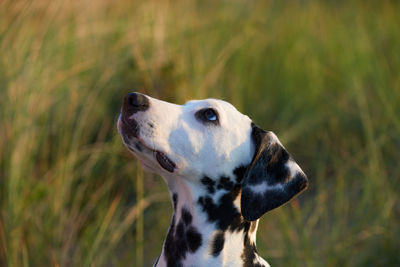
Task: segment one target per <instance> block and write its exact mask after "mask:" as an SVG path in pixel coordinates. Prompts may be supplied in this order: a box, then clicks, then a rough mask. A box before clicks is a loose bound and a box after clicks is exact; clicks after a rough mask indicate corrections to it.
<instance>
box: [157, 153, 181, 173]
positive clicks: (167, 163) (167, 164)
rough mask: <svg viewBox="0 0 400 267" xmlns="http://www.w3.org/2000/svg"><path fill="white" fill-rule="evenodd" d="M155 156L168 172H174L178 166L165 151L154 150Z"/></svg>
mask: <svg viewBox="0 0 400 267" xmlns="http://www.w3.org/2000/svg"><path fill="white" fill-rule="evenodd" d="M153 153H154V155H155V158H156V159H157V162H158V164H160V166H161V167H162V168H164V169H165V170H167V171H168V172H174V170H175V168H176V164H175V163H174V162H173V161H172V160H170V159H169V158H168V157H167V156H166V155H165V154H164V153H162V152H160V151H157V150H155V151H154V152H153Z"/></svg>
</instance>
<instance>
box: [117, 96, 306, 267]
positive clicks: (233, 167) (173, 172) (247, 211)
mask: <svg viewBox="0 0 400 267" xmlns="http://www.w3.org/2000/svg"><path fill="white" fill-rule="evenodd" d="M118 130H119V132H120V134H121V136H122V140H123V142H124V143H125V145H126V146H127V147H128V148H129V150H130V151H132V152H133V154H134V155H135V156H136V157H137V158H138V160H139V162H140V163H141V164H142V166H143V167H144V168H145V169H147V170H148V171H152V172H156V173H158V174H160V175H161V176H162V177H163V178H164V180H165V181H166V183H167V185H168V188H169V190H170V192H171V198H172V203H173V215H172V219H171V225H170V227H169V229H168V233H167V236H166V238H165V241H164V245H163V249H162V252H161V255H160V256H159V257H158V258H157V260H156V262H155V264H154V266H169V267H171V266H174V267H179V266H246V267H247V266H257V267H261V266H269V265H268V263H267V262H266V261H265V260H264V259H262V258H261V257H260V256H259V255H258V252H257V248H256V231H257V226H258V219H259V218H260V217H261V216H262V214H264V213H265V212H268V211H269V210H271V209H274V208H276V207H278V206H280V205H282V204H284V203H285V202H287V201H289V200H290V199H291V198H293V197H294V196H295V195H297V194H298V193H300V192H301V191H302V190H304V189H305V187H306V186H307V178H306V176H305V175H304V173H303V172H302V170H301V169H300V167H299V166H298V165H297V164H296V163H295V162H294V160H293V158H292V157H291V156H290V154H289V153H288V152H287V151H286V150H285V148H284V147H283V146H282V144H281V143H280V142H279V140H278V139H277V137H276V136H275V135H274V134H273V133H272V132H266V131H264V130H262V129H261V128H259V127H257V126H256V125H255V124H253V123H252V121H251V120H250V119H249V118H248V117H247V116H245V115H243V114H241V113H240V112H238V111H237V110H236V109H235V108H234V107H233V106H232V105H230V104H229V103H227V102H224V101H221V100H216V99H207V100H200V101H189V102H187V103H186V104H185V105H182V106H179V105H175V104H171V103H167V102H164V101H160V100H157V99H154V98H151V97H149V96H145V95H142V94H138V93H131V94H128V95H127V96H126V97H125V100H124V105H123V107H122V111H121V115H120V118H119V121H118Z"/></svg>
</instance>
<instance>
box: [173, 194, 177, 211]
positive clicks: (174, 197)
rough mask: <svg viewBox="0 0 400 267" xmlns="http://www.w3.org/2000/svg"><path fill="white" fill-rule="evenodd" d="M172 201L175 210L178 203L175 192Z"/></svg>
mask: <svg viewBox="0 0 400 267" xmlns="http://www.w3.org/2000/svg"><path fill="white" fill-rule="evenodd" d="M172 201H173V203H174V210H176V204H177V203H178V195H177V194H176V193H174V194H173V195H172Z"/></svg>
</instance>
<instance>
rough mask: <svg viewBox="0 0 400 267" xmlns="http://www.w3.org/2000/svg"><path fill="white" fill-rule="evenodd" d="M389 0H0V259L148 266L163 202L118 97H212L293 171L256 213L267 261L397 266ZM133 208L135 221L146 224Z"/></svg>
mask: <svg viewBox="0 0 400 267" xmlns="http://www.w3.org/2000/svg"><path fill="white" fill-rule="evenodd" d="M399 12H400V6H399V4H398V3H397V2H396V1H387V0H385V1H379V2H374V1H291V2H283V1H263V2H261V1H240V0H238V1H208V0H207V1H172V2H171V1H153V0H149V1H118V2H112V1H105V0H100V1H61V0H54V1H26V0H19V1H12V0H3V1H1V2H0V116H1V117H0V118H1V123H0V153H1V154H0V265H1V266H132V265H137V266H140V265H142V263H143V265H145V266H151V264H152V263H153V261H154V260H155V259H156V257H157V256H158V253H159V252H160V249H161V246H162V241H163V240H162V238H160V237H162V236H164V235H165V234H166V231H167V227H168V224H169V218H170V213H171V205H170V203H169V199H168V194H167V188H166V186H165V185H164V183H163V181H162V180H161V178H159V177H155V176H153V175H151V174H147V173H144V174H143V173H142V172H141V170H140V167H138V166H137V165H136V161H135V160H134V159H133V157H132V156H131V155H130V154H129V153H128V152H127V151H126V149H124V147H123V146H122V144H121V140H120V138H119V136H118V135H117V132H116V127H115V123H116V119H117V116H118V113H119V108H120V105H121V100H122V98H123V96H124V94H126V93H127V92H130V91H141V92H144V93H147V94H150V95H152V96H154V97H158V98H162V99H164V100H168V101H173V102H177V103H184V102H185V101H186V100H188V99H192V98H206V97H215V98H223V99H226V100H228V101H230V102H232V103H233V104H234V105H235V106H236V107H238V109H239V110H241V111H242V112H243V113H246V114H248V115H249V116H250V117H251V118H252V119H253V120H254V121H255V122H256V123H257V124H258V125H260V126H262V127H263V128H265V129H268V130H273V131H274V132H276V133H277V135H278V136H279V137H280V139H281V141H282V142H283V143H284V144H285V146H286V147H287V148H288V150H289V151H290V152H291V153H292V154H293V155H294V157H295V158H296V159H297V161H298V162H299V163H300V165H301V166H302V167H303V169H304V170H305V172H306V173H307V174H308V176H309V178H310V188H309V190H308V191H306V192H305V193H304V194H303V195H302V196H301V197H299V198H298V199H296V200H295V201H292V202H291V203H290V204H288V205H285V206H284V207H282V208H279V209H277V210H274V211H272V212H270V213H268V214H266V215H264V216H263V218H262V220H261V223H260V227H259V232H258V241H257V243H258V248H259V252H260V254H261V255H263V256H264V257H265V258H266V259H268V261H269V262H270V263H271V264H272V265H273V266H274V265H275V266H338V265H344V266H398V265H399V264H400V256H399V254H398V250H399V247H400V241H399V236H400V227H399V225H400V224H399V222H400V209H399V207H400V197H399V194H400V183H399V181H400V180H399V177H400V168H399V164H398V159H399V158H400V116H399V114H400V76H399V73H400V31H399V25H400V17H399V16H398V14H399ZM150 225H151V226H150Z"/></svg>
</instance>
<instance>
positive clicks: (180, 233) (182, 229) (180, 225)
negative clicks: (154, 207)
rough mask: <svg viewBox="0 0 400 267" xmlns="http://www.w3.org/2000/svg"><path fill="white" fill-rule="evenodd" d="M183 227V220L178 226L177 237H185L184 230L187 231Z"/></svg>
mask: <svg viewBox="0 0 400 267" xmlns="http://www.w3.org/2000/svg"><path fill="white" fill-rule="evenodd" d="M183 227H184V226H183V222H182V221H180V222H179V223H178V226H177V227H176V237H178V238H179V239H180V238H183V234H184V231H185V229H184V228H183Z"/></svg>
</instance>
